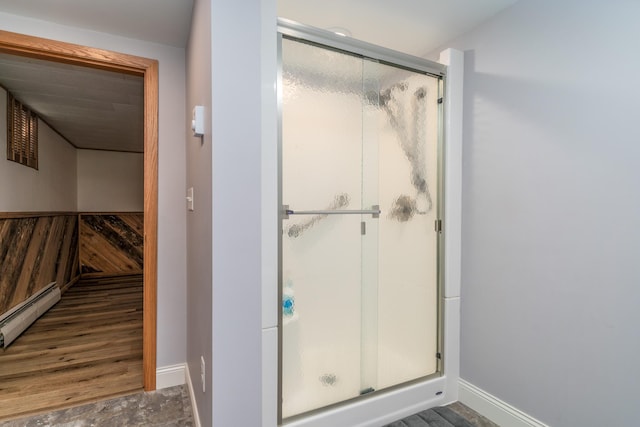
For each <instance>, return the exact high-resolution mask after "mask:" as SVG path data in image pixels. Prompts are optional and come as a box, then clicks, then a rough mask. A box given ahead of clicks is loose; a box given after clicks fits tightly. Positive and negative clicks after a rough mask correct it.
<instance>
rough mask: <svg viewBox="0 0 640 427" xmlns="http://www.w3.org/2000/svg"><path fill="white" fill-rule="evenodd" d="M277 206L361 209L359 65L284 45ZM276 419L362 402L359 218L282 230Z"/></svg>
mask: <svg viewBox="0 0 640 427" xmlns="http://www.w3.org/2000/svg"><path fill="white" fill-rule="evenodd" d="M282 52H283V60H282V62H283V109H282V200H283V203H285V204H288V205H289V208H290V209H293V210H295V211H305V210H315V211H317V210H351V209H361V204H362V197H361V187H362V83H361V81H362V77H361V76H362V60H361V59H359V58H355V57H353V56H349V55H344V54H341V53H338V52H334V51H330V50H326V49H320V48H318V47H315V46H311V45H307V44H303V43H298V42H294V41H289V40H283V48H282ZM282 228H283V236H282V276H283V283H282V286H283V326H282V330H283V337H282V342H283V344H282V364H283V379H282V388H283V390H282V398H283V402H282V411H283V417H287V416H291V415H295V414H298V413H301V412H305V411H309V410H312V409H316V408H319V407H322V406H326V405H329V404H332V403H336V402H340V401H343V400H345V399H349V398H352V397H355V396H358V395H359V393H360V375H359V372H360V359H361V354H360V347H361V343H360V320H361V313H360V298H361V282H362V272H361V238H360V237H361V235H360V233H361V224H360V216H359V215H312V214H311V215H292V216H291V217H290V218H289V219H287V220H284V221H283V224H282Z"/></svg>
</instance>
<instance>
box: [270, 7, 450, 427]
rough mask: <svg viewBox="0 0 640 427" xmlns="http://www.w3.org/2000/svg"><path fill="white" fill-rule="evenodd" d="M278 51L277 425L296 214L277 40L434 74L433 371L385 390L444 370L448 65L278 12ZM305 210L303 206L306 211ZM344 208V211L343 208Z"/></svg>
mask: <svg viewBox="0 0 640 427" xmlns="http://www.w3.org/2000/svg"><path fill="white" fill-rule="evenodd" d="M277 38H278V40H277V54H278V59H277V61H278V64H277V65H278V70H277V83H276V85H277V90H276V93H277V111H278V125H277V132H278V139H277V144H278V146H277V156H278V209H279V212H278V282H277V283H278V390H277V393H278V399H277V401H278V408H277V416H278V425H282V422H283V418H282V374H283V366H282V338H283V337H282V335H283V328H282V326H283V318H282V297H283V289H282V280H283V271H282V262H283V255H282V235H283V234H282V233H283V227H282V224H283V220H285V219H287V218H288V217H289V215H291V214H296V213H297V212H295V211H291V210H290V209H289V207H288V206H284V205H283V200H282V184H283V182H282V154H283V151H282V142H283V141H282V109H283V98H282V81H283V80H282V77H283V68H282V40H283V38H288V39H292V40H297V41H300V42H306V43H309V44H312V45H317V46H318V47H321V48H329V49H333V50H337V51H340V52H343V53H345V54H350V55H354V56H359V57H362V58H365V59H368V60H373V61H374V62H379V63H381V64H386V65H390V66H393V67H398V68H402V69H406V70H409V71H414V72H418V73H421V74H427V75H431V76H433V77H436V78H438V79H439V85H438V86H439V98H440V99H439V105H438V113H439V117H438V141H437V153H438V160H437V163H438V174H437V175H438V182H437V188H438V195H437V207H438V215H437V216H438V219H437V220H436V224H435V229H436V232H437V233H438V237H437V239H438V242H437V247H438V250H437V272H436V276H437V311H438V316H437V318H438V325H437V341H438V342H437V348H438V354H437V369H436V372H435V373H434V374H432V375H429V376H428V377H422V378H417V379H415V380H412V381H408V382H404V383H402V384H398V385H396V386H392V387H389V388H388V389H385V390H393V389H396V388H401V387H406V386H407V385H409V384H413V383H416V382H419V381H423V380H425V379H426V378H431V377H434V376H440V375H442V373H443V372H444V363H443V361H444V356H443V350H444V336H443V331H444V326H443V321H444V298H443V289H444V288H443V287H444V268H443V266H444V236H443V234H444V230H443V226H442V222H443V219H444V203H443V201H444V191H445V188H444V179H443V176H444V164H445V161H444V156H445V149H444V148H445V144H444V139H445V135H444V120H445V117H444V108H443V105H444V102H442V99H443V98H444V97H445V96H446V94H445V93H444V87H445V79H446V71H447V67H446V66H445V65H443V64H440V63H438V62H434V61H429V60H427V59H424V58H419V57H415V56H412V55H408V54H405V53H402V52H398V51H395V50H392V49H388V48H384V47H381V46H377V45H374V44H371V43H367V42H363V41H360V40H356V39H352V38H349V37H344V36H341V35H338V34H335V33H333V32H330V31H326V30H321V29H318V28H314V27H310V26H307V25H303V24H300V23H297V22H295V21H291V20H288V19H284V18H278V32H277ZM373 210H375V211H376V212H373V211H368V210H367V211H366V212H364V211H357V212H356V211H353V212H352V213H359V214H372V215H376V214H378V213H379V208H378V206H375V207H374V209H373ZM306 213H307V212H305V214H306ZM343 213H344V212H343ZM362 398H366V395H364V396H359V397H356V398H354V399H350V400H348V401H346V402H340V403H336V404H334V405H330V407H331V406H336V405H342V404H345V403H348V402H352V401H353V400H357V399H362ZM325 409H326V408H320V409H316V410H313V411H310V412H306V413H304V414H301V415H296V416H294V417H291V419H297V418H301V417H306V416H308V415H310V414H313V413H317V412H319V411H323V410H325Z"/></svg>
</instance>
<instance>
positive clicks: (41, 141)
mask: <svg viewBox="0 0 640 427" xmlns="http://www.w3.org/2000/svg"><path fill="white" fill-rule="evenodd" d="M6 152H7V92H6V91H5V90H4V89H2V88H0V212H42V211H46V212H51V211H67V212H75V211H76V199H77V197H76V155H75V148H73V146H71V144H69V143H68V142H67V141H65V140H64V139H63V138H62V137H61V136H60V135H58V134H57V133H56V132H54V131H53V130H52V129H51V128H50V127H49V126H47V125H46V124H45V123H44V122H43V121H42V120H38V170H36V169H33V168H30V167H26V166H24V165H21V164H19V163H16V162H12V161H9V160H7V156H6Z"/></svg>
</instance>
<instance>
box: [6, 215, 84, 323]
mask: <svg viewBox="0 0 640 427" xmlns="http://www.w3.org/2000/svg"><path fill="white" fill-rule="evenodd" d="M78 270H79V267H78V217H77V215H76V214H72V213H69V214H43V213H38V214H24V213H21V214H9V213H2V214H0V314H2V313H4V312H6V311H8V310H9V309H11V308H12V307H14V306H16V305H17V304H19V303H21V302H22V301H24V300H25V299H27V298H28V297H30V296H31V295H33V294H34V293H36V292H37V291H39V290H40V289H42V288H43V287H45V286H46V285H47V284H49V283H51V282H52V281H54V280H55V281H57V283H58V286H60V287H61V288H65V286H66V285H69V284H71V283H72V282H73V281H75V280H77V276H78V274H79V271H78Z"/></svg>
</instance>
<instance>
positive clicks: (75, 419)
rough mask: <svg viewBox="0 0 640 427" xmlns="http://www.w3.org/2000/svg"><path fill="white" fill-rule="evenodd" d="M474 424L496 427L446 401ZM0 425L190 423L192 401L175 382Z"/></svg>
mask: <svg viewBox="0 0 640 427" xmlns="http://www.w3.org/2000/svg"><path fill="white" fill-rule="evenodd" d="M448 406H449V408H450V409H451V410H453V411H455V412H457V413H458V414H460V415H462V416H463V417H464V418H465V419H466V420H467V421H469V422H470V423H471V424H473V425H474V426H475V427H499V426H498V425H497V424H495V423H493V422H491V421H490V420H488V419H486V418H485V417H483V416H482V415H480V414H478V413H477V412H475V411H473V410H472V409H470V408H469V407H467V406H465V405H463V404H462V403H460V402H455V403H452V404H451V405H448ZM0 426H2V427H53V426H61V427H102V426H126V427H134V426H140V427H142V426H144V427H150V426H154V427H170V426H171V427H178V426H180V427H192V426H194V420H193V415H192V412H191V401H190V399H189V392H188V390H187V387H186V386H176V387H170V388H165V389H162V390H158V391H154V392H151V393H137V394H132V395H129V396H124V397H119V398H116V399H111V400H104V401H100V402H96V403H92V404H88V405H82V406H76V407H73V408H69V409H63V410H60V411H55V412H50V413H47V414H43V415H36V416H33V417H27V418H20V419H16V420H11V421H5V422H0Z"/></svg>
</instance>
